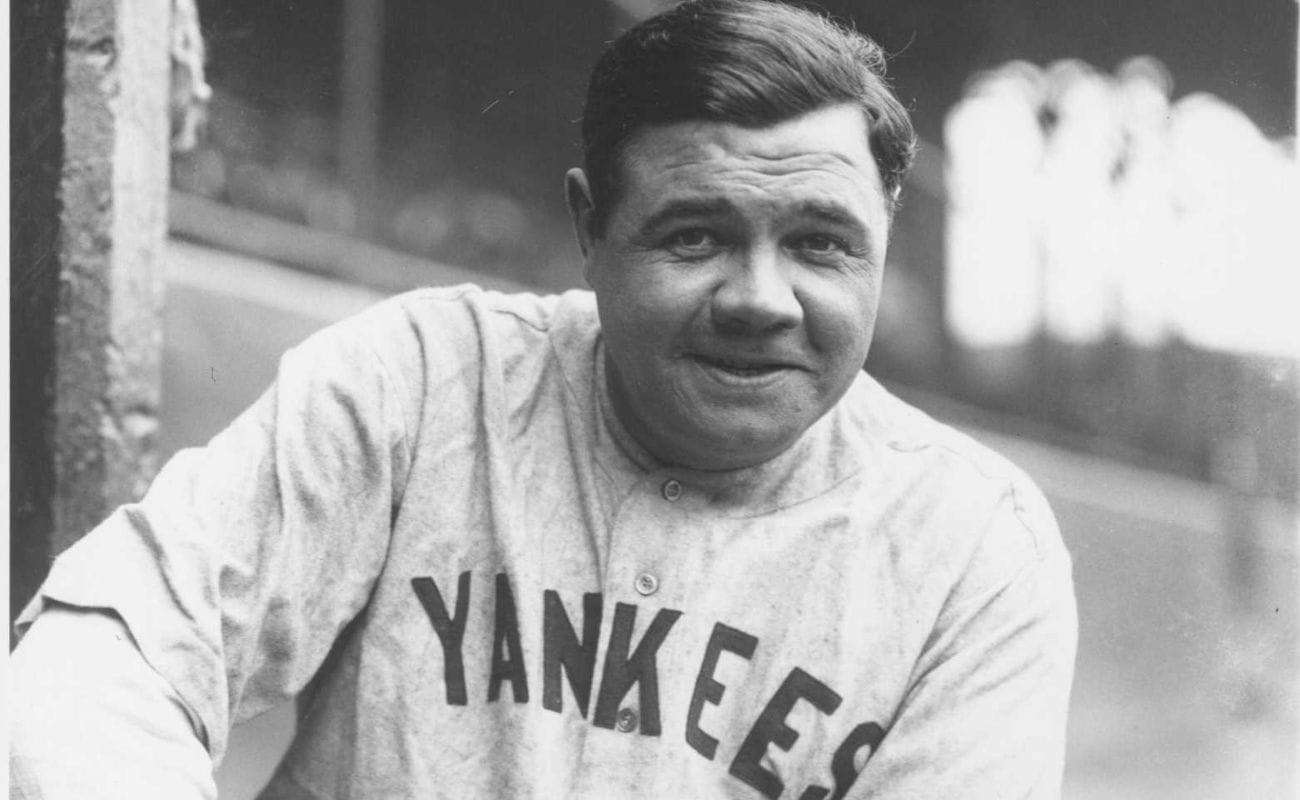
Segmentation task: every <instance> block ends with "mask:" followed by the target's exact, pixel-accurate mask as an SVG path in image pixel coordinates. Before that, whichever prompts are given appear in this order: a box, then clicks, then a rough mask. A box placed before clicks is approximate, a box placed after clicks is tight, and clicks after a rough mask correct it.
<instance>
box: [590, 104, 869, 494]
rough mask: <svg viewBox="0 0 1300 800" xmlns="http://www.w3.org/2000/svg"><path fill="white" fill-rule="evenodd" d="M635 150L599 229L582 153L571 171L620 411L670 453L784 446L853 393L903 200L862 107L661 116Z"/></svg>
mask: <svg viewBox="0 0 1300 800" xmlns="http://www.w3.org/2000/svg"><path fill="white" fill-rule="evenodd" d="M621 165H622V174H621V177H622V181H621V187H622V191H621V194H620V197H619V199H618V201H617V203H616V204H615V206H614V207H613V208H612V209H610V210H609V212H608V213H607V216H606V224H605V229H604V232H603V233H602V234H601V235H599V236H597V235H595V231H594V230H593V228H592V221H591V217H592V214H591V207H590V195H589V193H588V192H587V184H586V180H585V177H584V176H583V175H582V173H581V171H580V170H574V171H572V172H570V174H569V185H568V190H569V201H570V206H571V208H572V209H573V211H574V215H575V221H576V225H577V228H578V235H579V239H580V241H581V244H582V246H583V250H584V253H585V255H586V259H587V263H586V274H587V280H588V282H589V283H590V284H591V286H592V288H593V289H594V290H595V292H596V300H597V305H598V308H599V312H600V321H601V326H602V328H603V332H604V338H605V351H606V368H607V377H608V386H609V391H610V397H611V400H612V402H613V405H614V410H615V413H616V414H617V415H618V417H619V419H620V421H621V422H622V423H623V424H624V426H626V427H627V429H628V431H629V432H630V433H631V434H632V436H633V437H634V438H635V439H636V440H637V441H638V442H639V443H640V444H641V445H642V446H644V447H645V448H646V449H647V450H649V451H650V452H651V453H652V454H654V455H655V456H657V457H658V458H660V459H662V460H664V461H667V462H669V463H673V464H679V465H682V466H688V467H694V468H697V469H734V468H738V467H745V466H750V465H753V464H757V463H760V462H762V461H766V460H768V459H770V458H772V457H774V456H776V455H778V454H779V453H781V452H782V451H784V450H785V449H786V448H788V447H790V446H791V445H792V444H793V443H794V442H795V441H796V440H797V439H798V438H799V436H800V435H801V434H802V433H803V432H804V431H805V430H806V429H807V428H808V427H809V426H810V425H812V424H813V423H814V422H815V421H817V419H819V418H820V417H821V416H822V415H823V414H824V413H826V411H827V410H829V409H830V408H831V407H832V406H833V405H834V404H835V403H836V402H837V401H838V400H839V398H840V397H841V396H842V395H843V394H844V392H845V391H846V390H847V389H848V387H849V384H850V383H852V382H853V379H854V377H855V376H856V374H857V372H858V370H859V369H861V367H862V364H863V362H864V361H865V360H866V357H867V348H868V345H869V344H870V343H871V332H872V328H873V326H874V324H875V318H876V307H877V303H878V300H879V298H880V287H881V277H882V275H881V272H882V267H883V266H884V263H885V248H886V245H887V243H888V233H889V213H888V204H889V201H888V198H886V196H885V194H884V192H883V189H882V185H881V180H880V174H879V172H878V170H877V168H876V164H875V161H874V159H873V158H872V157H871V151H870V147H869V145H868V138H867V127H866V122H865V120H864V118H863V115H862V112H861V111H860V110H859V109H858V108H856V107H853V106H848V105H844V106H832V107H828V108H826V109H822V110H819V111H815V112H812V113H809V114H806V115H804V116H802V117H797V118H795V119H793V120H790V121H787V122H782V123H779V124H777V125H774V126H772V127H770V128H761V129H750V128H743V127H739V126H736V125H730V124H723V123H714V122H684V123H675V124H671V125H664V126H656V127H651V128H647V129H645V130H643V131H640V132H639V133H637V134H636V135H635V136H634V137H633V138H632V139H631V140H630V141H629V142H628V144H627V145H626V147H625V148H624V150H623V154H622V161H621Z"/></svg>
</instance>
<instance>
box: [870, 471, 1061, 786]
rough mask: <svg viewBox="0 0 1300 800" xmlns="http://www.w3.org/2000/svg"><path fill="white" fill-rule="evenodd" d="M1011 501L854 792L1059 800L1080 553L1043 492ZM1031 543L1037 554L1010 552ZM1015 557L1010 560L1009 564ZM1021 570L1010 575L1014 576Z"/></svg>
mask: <svg viewBox="0 0 1300 800" xmlns="http://www.w3.org/2000/svg"><path fill="white" fill-rule="evenodd" d="M1024 494H1025V495H1027V498H1026V499H1027V501H1028V506H1027V507H1022V506H1020V505H1019V504H1018V503H1015V502H1014V499H1011V500H1009V501H1008V502H1007V503H1006V504H1005V508H1004V510H1003V511H1002V512H1000V513H999V514H998V515H997V516H996V517H995V519H994V521H993V524H992V526H991V528H990V529H989V530H988V531H987V532H986V537H985V539H984V542H983V544H982V545H981V547H980V548H979V549H978V551H977V552H976V555H975V557H974V558H973V559H972V562H971V564H970V565H969V566H968V568H967V571H966V574H965V575H964V576H963V577H962V578H961V579H960V581H959V582H958V584H957V585H956V586H955V587H954V589H953V591H952V594H951V596H950V597H949V599H948V602H947V603H946V604H945V607H944V609H943V611H942V612H941V613H940V616H939V620H938V623H937V624H936V626H935V629H934V631H933V632H932V634H931V636H930V639H929V641H928V642H927V646H926V649H925V652H924V653H923V655H922V657H921V659H920V661H919V662H918V664H917V667H916V673H915V675H914V677H913V679H912V683H911V689H910V691H909V693H908V695H907V697H906V699H905V700H904V702H903V705H902V708H901V710H900V712H899V714H898V717H897V718H896V719H895V721H894V724H893V725H892V727H891V728H890V730H889V732H888V734H887V735H886V736H885V738H884V740H883V741H882V742H881V745H880V748H879V750H878V751H877V752H876V753H875V754H874V755H873V756H872V757H871V760H870V761H869V762H868V763H867V765H866V768H865V769H864V771H863V772H862V774H861V775H859V777H858V780H857V782H856V784H855V785H854V787H853V791H851V792H850V793H849V796H850V797H854V798H890V799H891V800H895V799H897V798H909V800H910V799H911V798H951V797H962V798H971V799H972V800H981V799H982V798H990V799H992V798H998V799H999V800H1002V799H1007V800H1010V799H1011V798H1017V799H1019V798H1053V797H1059V796H1060V791H1061V772H1062V766H1063V761H1064V751H1065V718H1066V708H1067V705H1068V702H1069V694H1070V684H1071V681H1072V679H1073V674H1074V656H1075V648H1076V642H1077V629H1078V626H1077V616H1076V609H1075V601H1074V588H1073V583H1072V579H1071V567H1070V559H1069V556H1068V554H1067V553H1066V551H1065V548H1064V546H1063V545H1062V544H1061V540H1060V535H1059V533H1058V532H1057V530H1056V524H1055V522H1054V521H1053V519H1052V517H1051V513H1050V511H1048V509H1047V506H1046V503H1045V502H1044V501H1042V499H1041V497H1039V496H1038V494H1037V492H1036V491H1034V490H1032V487H1031V488H1030V489H1029V490H1028V491H1027V492H1025V493H1024ZM1026 537H1028V538H1029V547H1028V548H1026V549H1028V551H1029V553H1030V555H1029V557H1028V559H1026V560H1019V559H1017V560H1018V561H1020V563H1019V564H1018V565H1017V564H1016V562H1015V561H1013V560H1012V559H1010V558H1008V556H1010V555H1011V553H1013V552H1016V551H1018V550H1020V549H1021V548H1020V546H1019V545H1017V546H1015V547H1011V548H1008V547H1006V545H1007V543H1010V542H1020V543H1023V542H1025V540H1026ZM1009 562H1010V563H1009ZM1008 573H1009V574H1008Z"/></svg>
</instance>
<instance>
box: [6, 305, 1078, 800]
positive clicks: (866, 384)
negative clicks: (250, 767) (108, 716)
mask: <svg viewBox="0 0 1300 800" xmlns="http://www.w3.org/2000/svg"><path fill="white" fill-rule="evenodd" d="M50 600H56V601H59V602H61V603H65V604H69V605H73V606H84V607H91V608H109V609H112V610H114V611H115V612H116V613H117V614H118V615H120V617H121V618H122V620H123V621H124V622H125V624H126V626H127V628H128V629H129V630H130V633H131V636H132V638H133V639H134V641H135V643H136V645H137V646H138V648H139V650H140V653H141V654H142V655H143V657H144V659H145V660H146V661H147V662H148V663H149V664H150V665H151V666H152V667H153V668H154V669H155V670H156V671H157V672H158V674H160V675H161V676H162V677H163V678H164V679H165V680H166V681H167V683H168V684H169V685H170V686H172V687H173V688H174V690H175V692H176V695H177V696H178V697H179V699H180V702H181V703H182V704H183V705H184V707H185V708H186V709H187V712H188V713H189V715H190V717H191V719H193V720H194V727H195V732H196V735H198V736H200V737H202V738H203V740H204V742H205V743H206V745H207V747H208V750H209V752H211V753H212V754H213V757H214V758H220V755H221V753H222V751H223V749H224V744H225V736H226V732H227V730H228V728H229V726H230V724H231V723H232V722H233V721H237V720H241V719H246V718H248V717H251V716H253V715H255V714H257V713H259V712H261V711H263V710H265V709H267V708H269V707H271V706H273V705H275V704H277V703H279V702H282V701H284V700H285V699H287V698H290V697H294V696H296V695H300V694H301V696H302V697H303V698H304V699H303V701H302V705H301V708H302V709H303V712H304V713H303V718H302V722H301V724H300V726H299V733H298V735H297V737H296V739H295V741H294V743H293V745H292V746H291V748H290V751H289V754H288V755H287V756H286V758H285V760H284V762H283V763H282V764H281V766H280V767H279V769H278V770H277V772H276V774H275V776H274V778H273V779H272V781H271V784H270V785H269V786H268V787H267V789H266V790H265V792H264V794H263V796H264V797H273V798H327V797H328V798H347V797H352V798H381V797H382V798H432V797H456V798H471V797H537V798H559V797H566V798H570V797H572V798H597V797H599V798H619V797H628V798H634V797H636V798H640V797H645V798H651V797H654V798H667V797H672V798H693V797H736V798H763V797H765V798H799V799H800V800H819V799H821V798H842V797H854V798H868V797H909V798H910V797H954V796H961V797H971V798H979V797H990V798H991V797H1029V796H1033V797H1040V796H1041V797H1047V796H1054V795H1055V794H1056V793H1058V792H1059V782H1060V774H1061V762H1062V754H1063V749H1064V718H1065V710H1066V705H1067V700H1068V694H1069V685H1070V680H1071V675H1072V669H1073V658H1074V650H1075V640H1076V612H1075V605H1074V595H1073V589H1072V584H1071V577H1070V561H1069V557H1068V555H1067V553H1066V551H1065V549H1064V547H1063V545H1062V542H1061V539H1060V536H1059V533H1058V531H1057V528H1056V525H1055V522H1054V521H1053V518H1052V515H1051V512H1050V510H1049V509H1048V507H1047V505H1046V503H1045V501H1044V500H1043V498H1042V496H1041V495H1040V493H1039V492H1038V490H1037V489H1036V488H1035V487H1034V485H1033V484H1032V482H1031V481H1030V480H1029V479H1028V478H1027V477H1026V476H1024V475H1023V474H1022V473H1021V472H1020V471H1019V470H1017V469H1016V468H1015V467H1013V466H1012V465H1010V464H1009V463H1008V462H1006V461H1005V460H1003V459H1001V458H1000V457H998V456H996V455H995V454H993V453H991V452H990V451H988V450H986V449H984V448H982V447H981V446H979V445H977V444H976V443H974V442H973V441H971V440H970V439H968V438H966V437H964V436H962V435H960V434H958V433H957V432H955V431H953V430H951V429H949V428H947V427H945V426H943V425H940V424H939V423H937V422H935V421H933V420H931V419H930V418H928V417H926V416H925V415H924V414H922V413H920V412H919V411H917V410H915V409H913V408H911V407H909V406H907V405H906V404H904V403H903V402H901V401H900V400H898V399H897V398H895V397H893V396H892V395H890V394H889V393H888V392H887V391H886V390H884V389H883V388H882V387H881V386H880V385H879V384H878V383H877V382H876V381H874V380H873V379H872V378H871V377H870V376H868V375H866V374H865V373H863V374H861V375H860V376H859V377H858V378H857V380H856V381H855V383H854V384H853V385H852V386H851V387H850V388H849V390H848V392H847V394H846V395H845V396H844V397H843V398H842V400H841V401H840V402H839V403H838V404H837V405H836V406H834V407H833V408H832V410H831V411H830V412H828V413H827V414H826V415H824V416H823V417H822V418H821V419H820V420H818V421H817V422H816V423H815V424H814V425H813V426H812V427H811V428H809V429H808V430H807V431H806V432H805V433H804V435H803V436H802V437H801V438H800V439H799V440H798V442H797V443H796V444H795V445H794V446H793V447H791V448H790V449H789V450H787V451H786V452H785V453H783V454H781V455H779V456H777V457H776V458H774V459H772V460H771V461H768V462H766V463H763V464H760V465H758V466H755V467H750V468H747V469H741V470H735V471H725V472H702V471H696V470H691V469H685V468H681V467H677V466H673V465H668V464H663V463H659V462H657V461H656V460H655V459H654V458H653V457H652V456H651V455H650V454H649V453H647V452H646V451H644V450H643V449H642V448H641V447H639V446H638V444H637V443H636V441H635V440H633V438H632V437H631V436H629V435H628V433H627V432H626V431H625V430H624V429H623V427H622V426H621V424H620V423H619V420H618V419H617V417H616V415H615V414H614V413H613V411H612V410H611V407H610V403H609V400H608V394H607V392H606V391H605V375H604V352H603V343H602V339H601V335H600V328H599V323H598V321H597V316H596V311H595V302H594V298H593V297H592V296H591V295H590V294H589V293H585V292H571V293H567V294H565V295H563V296H558V297H535V296H532V295H501V294H495V293H488V292H482V291H479V290H477V289H474V288H472V287H458V288H455V289H449V290H447V289H439V290H423V291H418V292H414V293H410V294H406V295H402V296H399V297H397V298H394V299H391V300H389V301H386V302H384V303H382V304H380V305H378V306H376V307H375V308H373V309H371V310H369V311H367V312H365V313H363V314H362V315H360V316H358V317H355V318H353V319H351V320H348V321H345V322H343V323H341V324H339V325H336V326H333V327H331V328H328V329H326V330H324V331H322V332H321V333H319V334H317V335H315V336H313V337H311V338H310V339H308V340H307V341H306V342H305V343H303V344H302V345H300V346H299V347H297V348H295V349H294V350H291V351H290V352H289V353H288V354H286V355H285V357H284V358H283V359H282V361H281V364H280V368H279V372H278V377H277V381H276V383H275V385H274V386H273V387H272V389H271V390H269V391H268V392H267V393H266V394H265V395H264V396H263V397H262V398H261V399H260V400H259V401H258V402H257V403H256V404H255V405H254V406H253V407H252V408H251V409H250V410H249V411H248V412H246V413H245V414H244V415H243V416H241V417H240V418H239V419H238V420H237V421H236V422H235V423H234V424H233V425H232V426H231V427H230V428H228V429H227V430H226V431H224V432H223V433H221V434H219V435H218V436H217V437H216V438H215V439H213V440H212V441H211V442H210V443H209V444H208V445H207V446H206V447H203V448H197V449H193V450H187V451H182V452H181V453H180V454H178V455H177V456H176V457H175V458H174V459H173V460H172V461H171V462H169V463H168V465H167V466H166V467H164V469H163V470H162V471H161V472H160V474H159V476H158V477H157V479H156V480H155V482H154V484H153V486H152V487H151V488H150V490H149V492H148V494H147V496H146V497H145V498H144V500H142V501H141V502H140V503H139V504H135V505H131V506H126V507H124V508H122V509H120V510H118V511H117V512H115V513H114V514H113V515H112V516H111V517H110V518H109V519H108V520H107V521H105V522H104V523H103V524H102V525H100V526H99V527H98V528H96V529H95V530H94V531H93V532H91V533H90V534H89V535H88V536H87V537H86V538H85V539H83V540H82V541H81V542H80V543H79V544H77V545H76V546H74V547H73V548H71V549H70V550H69V551H68V552H67V553H65V554H64V555H62V556H61V557H60V558H59V559H58V560H57V562H56V564H55V566H54V568H53V570H52V573H51V575H50V577H49V579H48V580H47V582H46V583H45V585H44V586H43V588H42V590H41V593H40V595H39V596H38V598H37V599H36V600H35V601H34V602H33V604H32V605H31V606H30V607H29V608H28V610H27V612H26V614H25V618H26V619H29V620H30V619H31V618H32V616H34V615H35V614H36V613H37V612H38V611H39V609H40V608H41V605H42V603H44V602H48V601H50Z"/></svg>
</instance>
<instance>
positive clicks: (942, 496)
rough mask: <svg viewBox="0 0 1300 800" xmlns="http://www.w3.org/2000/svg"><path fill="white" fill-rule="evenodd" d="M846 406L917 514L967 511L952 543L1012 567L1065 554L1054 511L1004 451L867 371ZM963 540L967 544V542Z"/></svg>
mask: <svg viewBox="0 0 1300 800" xmlns="http://www.w3.org/2000/svg"><path fill="white" fill-rule="evenodd" d="M845 400H846V403H845V410H846V413H847V415H848V416H849V418H850V419H851V420H852V425H851V430H852V431H853V432H854V433H855V435H856V436H857V437H859V444H858V446H859V447H860V448H862V450H863V451H864V452H866V453H868V454H869V455H868V458H869V459H870V461H871V462H872V467H870V468H871V469H872V470H873V471H875V472H877V473H879V474H880V476H881V480H882V481H883V482H885V483H886V484H887V485H889V486H891V487H893V490H894V491H895V492H897V493H899V494H900V495H905V496H906V497H905V498H903V499H900V500H899V501H898V502H899V503H900V504H902V505H904V506H907V507H910V509H911V511H912V513H916V514H918V515H924V514H929V513H931V512H935V513H936V514H937V516H938V517H940V518H945V519H946V518H952V519H963V520H964V524H959V525H956V526H954V529H953V530H952V531H951V532H950V534H949V535H951V536H954V537H959V539H960V540H959V541H952V542H950V544H951V545H952V546H953V547H954V549H955V551H957V552H960V551H962V550H966V549H967V548H968V547H969V548H973V550H970V556H971V557H975V556H976V554H977V552H983V553H984V554H985V556H986V557H988V558H991V559H993V560H997V561H1001V562H1003V563H1004V564H1005V565H1006V566H1007V568H1009V569H1014V566H1013V565H1016V564H1019V565H1021V566H1023V565H1026V564H1028V563H1031V562H1038V561H1042V560H1045V559H1046V560H1051V559H1059V558H1064V557H1066V554H1065V550H1064V546H1063V544H1062V542H1061V536H1060V531H1059V529H1058V527H1057V523H1056V519H1055V516H1054V515H1053V513H1052V510H1051V508H1050V506H1049V504H1048V502H1047V499H1046V498H1045V497H1044V495H1043V493H1042V491H1041V490H1040V489H1039V487H1038V485H1037V484H1036V483H1035V482H1034V480H1033V479H1032V478H1031V477H1030V476H1029V475H1028V474H1026V473H1025V472H1024V470H1022V469H1021V468H1020V467H1018V466H1016V465H1015V464H1013V463H1012V462H1011V461H1010V460H1008V459H1007V458H1006V457H1004V456H1003V455H1001V454H1000V453H998V452H995V451H994V450H993V449H991V448H989V447H987V446H986V445H984V444H982V443H981V442H979V441H977V440H976V439H975V438H973V437H972V436H970V435H968V434H966V433H963V432H961V431H959V430H957V429H955V428H953V427H952V426H950V425H946V424H944V423H942V422H939V421H938V420H935V419H934V418H932V417H931V416H929V415H928V414H926V413H925V412H923V411H921V410H920V409H918V408H916V407H915V406H912V405H910V404H908V403H907V402H905V401H903V400H902V399H900V398H899V397H897V396H895V395H894V394H892V393H891V392H889V391H888V390H887V389H885V388H884V387H883V386H881V385H880V383H879V382H877V381H876V380H875V379H873V378H871V377H870V376H868V375H866V374H863V375H862V376H861V378H860V379H859V380H858V381H856V382H855V383H854V385H853V387H852V388H851V389H850V392H849V394H848V395H846V398H845ZM962 545H966V547H963V546H962Z"/></svg>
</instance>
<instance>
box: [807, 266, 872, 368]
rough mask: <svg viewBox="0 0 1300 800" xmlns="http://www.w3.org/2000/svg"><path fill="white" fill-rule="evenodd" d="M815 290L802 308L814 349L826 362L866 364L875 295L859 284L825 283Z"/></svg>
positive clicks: (865, 286) (867, 287) (868, 287)
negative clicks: (827, 360) (819, 352)
mask: <svg viewBox="0 0 1300 800" xmlns="http://www.w3.org/2000/svg"><path fill="white" fill-rule="evenodd" d="M818 289H819V291H817V292H816V293H814V294H811V295H810V296H809V299H808V301H807V303H806V305H805V314H806V320H807V322H806V324H807V325H808V335H809V338H810V339H811V340H812V342H813V344H814V346H815V347H817V349H818V350H819V351H821V353H822V355H823V357H825V358H827V359H829V360H834V361H840V360H843V361H844V362H846V363H849V364H853V363H854V362H860V361H865V360H866V351H867V347H868V345H869V344H870V343H871V332H872V329H873V328H874V327H875V324H876V299H877V294H876V292H875V291H874V290H872V289H871V287H870V286H867V285H864V284H862V283H855V284H853V285H845V284H844V283H841V282H833V283H832V282H828V283H827V284H825V285H822V286H820V287H818ZM856 366H858V367H860V366H861V363H857V365H856ZM852 368H854V369H856V367H852Z"/></svg>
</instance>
